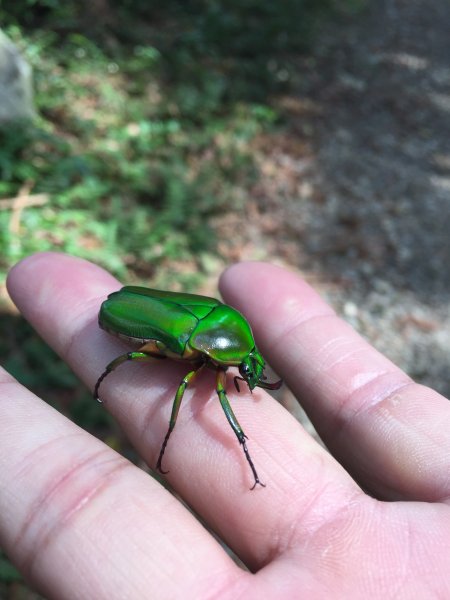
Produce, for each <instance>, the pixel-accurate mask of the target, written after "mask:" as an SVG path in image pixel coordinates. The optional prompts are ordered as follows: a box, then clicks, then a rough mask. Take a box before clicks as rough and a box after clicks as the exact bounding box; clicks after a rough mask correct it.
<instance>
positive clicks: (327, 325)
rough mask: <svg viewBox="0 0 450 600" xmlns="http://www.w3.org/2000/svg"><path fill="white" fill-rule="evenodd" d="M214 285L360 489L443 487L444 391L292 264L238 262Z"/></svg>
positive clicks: (441, 494)
mask: <svg viewBox="0 0 450 600" xmlns="http://www.w3.org/2000/svg"><path fill="white" fill-rule="evenodd" d="M221 290H222V292H223V295H224V297H225V298H226V300H228V301H230V302H231V303H232V304H233V305H234V306H236V307H237V308H238V309H240V310H242V311H243V312H245V314H246V315H248V317H249V319H250V321H251V323H252V325H253V327H254V330H255V334H256V337H257V343H258V344H259V345H260V346H261V350H262V351H263V353H265V354H266V355H267V356H269V357H270V360H271V364H272V365H273V366H274V368H275V370H276V371H277V373H279V374H280V375H281V376H282V377H283V378H284V379H285V381H286V382H287V383H288V384H289V385H290V387H291V388H292V390H293V391H294V393H295V394H296V396H297V398H298V399H299V400H300V402H301V403H302V406H303V407H304V408H305V410H306V412H307V413H308V415H309V416H310V418H311V420H312V421H313V423H314V425H315V426H316V429H317V431H318V433H319V434H320V436H321V437H322V439H323V440H324V441H325V443H326V444H327V446H328V447H329V448H330V449H331V450H332V452H333V454H334V455H335V456H336V457H337V458H338V459H339V460H340V461H341V462H342V463H343V464H344V466H346V467H347V468H348V469H349V471H350V472H351V473H352V474H353V475H354V476H355V477H356V478H357V479H358V480H359V481H361V482H362V483H363V485H364V486H365V487H366V488H368V489H370V490H372V491H373V492H374V493H375V494H377V495H378V496H381V497H384V498H389V499H396V498H407V499H415V500H445V499H447V498H448V497H449V496H450V479H449V477H448V473H449V468H450V436H449V433H448V432H449V431H450V404H449V402H448V400H447V399H446V398H444V397H443V396H441V395H440V394H438V393H437V392H434V391H433V390H431V389H429V388H425V387H424V386H420V385H417V384H415V383H414V382H413V381H412V380H411V379H410V378H409V377H408V376H407V375H406V374H405V373H403V372H402V371H401V370H400V369H399V368H398V367H396V366H395V365H394V364H393V363H392V362H390V361H389V360H388V359H387V358H386V357H384V356H382V355H381V354H380V353H379V352H377V351H376V350H375V349H374V348H373V347H372V346H370V344H368V343H367V342H366V341H365V340H364V339H363V338H362V337H361V336H359V335H358V334H357V333H356V332H355V331H354V330H353V329H352V328H351V327H350V326H349V325H348V324H347V323H345V322H344V321H342V320H341V319H339V318H338V317H337V316H336V315H335V314H334V312H333V311H332V310H331V308H330V307H329V306H328V305H327V304H326V303H325V302H324V301H323V300H322V299H321V298H320V296H319V295H318V294H317V293H316V292H315V291H314V290H313V289H312V288H311V287H310V286H309V285H308V284H306V283H305V282H304V281H302V280H301V278H300V277H298V276H297V275H295V274H294V273H291V272H288V271H287V270H285V269H282V268H280V267H276V266H273V265H269V264H264V263H257V262H255V263H241V264H238V265H235V266H233V267H231V268H230V269H229V270H228V271H227V272H226V273H225V274H224V276H223V277H222V280H221ZM255 290H258V293H257V295H255V293H254V291H255Z"/></svg>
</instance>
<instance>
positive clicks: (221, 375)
mask: <svg viewBox="0 0 450 600" xmlns="http://www.w3.org/2000/svg"><path fill="white" fill-rule="evenodd" d="M225 373H226V372H225V370H224V369H220V368H219V369H217V379H216V392H217V395H218V396H219V400H220V404H221V405H222V408H223V412H224V413H225V416H226V418H227V420H228V423H229V424H230V425H231V428H232V430H233V431H234V433H235V434H236V437H237V439H238V441H239V443H240V445H241V446H242V449H243V450H244V454H245V458H246V459H247V462H248V464H249V465H250V469H251V470H252V473H253V477H254V478H255V483H254V484H253V486H252V487H251V488H250V489H251V490H254V489H255V487H256V486H257V485H261V486H262V487H266V486H265V484H264V483H261V481H260V480H259V477H258V473H257V472H256V469H255V465H254V464H253V461H252V459H251V458H250V453H249V451H248V448H247V444H246V443H245V439H246V438H247V436H246V435H245V433H244V432H243V431H242V427H241V426H240V425H239V423H238V420H237V419H236V417H235V415H234V412H233V410H232V409H231V406H230V403H229V401H228V398H227V395H226V393H225V382H226V374H225Z"/></svg>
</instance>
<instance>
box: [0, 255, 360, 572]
mask: <svg viewBox="0 0 450 600" xmlns="http://www.w3.org/2000/svg"><path fill="white" fill-rule="evenodd" d="M68 274H70V275H69V276H68ZM43 282H45V285H43ZM90 285H92V290H91V288H90ZM101 286H103V287H104V291H103V292H102V290H101ZM9 289H10V291H11V295H12V296H13V299H14V300H15V301H16V303H17V304H18V305H19V308H20V309H21V310H22V312H23V313H24V315H25V316H26V317H27V318H28V319H29V320H30V321H31V322H32V323H33V324H34V325H35V326H36V327H37V329H38V331H40V332H41V334H42V335H43V336H44V337H45V338H46V339H47V341H48V342H49V343H51V344H52V345H53V346H54V347H55V349H56V350H57V351H58V352H59V353H60V354H61V355H62V356H63V357H64V358H66V359H67V360H68V362H69V363H70V364H71V366H72V367H73V368H74V369H75V370H76V372H77V373H78V374H79V375H80V376H81V377H82V378H83V379H84V380H85V381H87V382H88V384H89V386H90V387H91V389H92V387H93V385H94V382H95V380H96V378H97V377H98V376H99V374H100V373H101V372H102V371H103V369H104V366H105V364H107V363H108V362H109V361H110V360H111V359H113V358H115V357H116V356H117V355H119V354H122V353H123V352H124V351H125V350H124V347H125V346H124V345H122V344H120V343H119V342H118V341H117V340H116V339H114V338H111V337H110V336H108V335H107V334H106V333H105V332H102V331H100V330H99V328H98V326H97V323H96V318H97V312H98V309H99V306H100V303H101V301H102V300H103V299H104V297H105V295H106V294H107V293H108V292H110V291H112V289H117V284H116V283H115V282H113V281H112V280H111V278H110V277H109V276H106V275H104V274H103V273H102V272H101V270H100V269H99V268H98V267H95V266H94V265H89V264H88V263H86V262H84V261H80V260H77V259H73V258H71V257H67V256H61V255H38V256H35V257H32V258H30V259H27V260H26V261H24V262H22V263H20V264H19V265H18V266H17V267H16V268H15V269H14V271H13V272H12V273H11V276H10V279H9ZM49 321H50V323H49ZM121 369H122V371H120V370H118V371H117V372H116V373H114V374H112V375H110V376H109V377H108V378H107V379H106V380H105V382H104V384H102V386H103V385H104V386H105V387H103V388H102V394H103V395H102V397H103V398H105V399H106V400H107V402H106V405H107V407H108V409H109V410H110V411H111V412H112V413H113V414H114V415H115V416H116V417H117V419H118V420H119V421H120V423H121V425H122V427H123V428H124V429H125V431H126V432H127V434H128V436H129V438H130V439H131V440H132V441H133V443H134V445H135V446H136V447H137V448H138V450H139V451H140V452H141V454H142V455H143V456H144V457H145V459H146V460H147V462H148V463H149V464H150V465H154V464H155V462H156V456H157V455H158V452H159V447H160V445H161V442H162V439H163V436H164V433H165V431H166V429H167V423H168V420H169V414H170V409H171V404H172V400H173V397H174V395H175V391H176V388H177V385H178V382H179V380H180V379H181V377H182V376H183V375H185V374H186V372H187V371H188V370H189V368H188V367H183V366H182V365H181V366H180V365H179V364H178V365H174V364H173V362H171V361H158V362H157V363H156V364H146V365H126V366H123V367H121ZM174 377H175V379H174ZM201 377H202V378H201V380H199V381H198V382H197V384H196V386H195V388H194V390H192V391H191V392H190V396H189V394H188V393H186V399H185V401H184V402H183V403H182V405H181V410H180V414H179V416H178V420H177V426H176V428H175V431H174V433H173V435H172V437H171V439H170V444H169V446H168V448H167V451H166V454H165V468H169V469H170V473H169V475H168V478H169V480H170V482H171V483H172V485H173V486H174V487H175V489H176V490H177V492H178V493H179V494H181V496H182V497H183V498H185V499H186V501H187V502H188V503H189V504H190V505H192V506H193V507H194V509H195V510H196V512H197V513H198V514H200V515H201V516H202V517H203V518H204V519H205V521H206V522H208V523H209V524H210V526H211V527H213V528H214V529H215V530H216V531H217V532H218V533H219V535H220V536H221V537H222V538H223V539H225V540H226V541H227V543H228V544H229V545H230V546H231V547H232V548H233V549H234V550H235V551H236V552H237V553H238V554H239V555H240V556H241V558H242V559H243V560H244V561H245V562H247V564H249V565H251V566H252V567H253V568H257V567H258V566H259V565H261V564H265V563H266V562H267V561H268V560H269V558H272V557H274V556H276V555H277V553H279V552H281V551H282V550H283V548H284V547H285V546H286V544H287V543H288V541H287V540H289V543H292V539H293V537H295V536H297V535H308V534H309V532H310V531H312V530H314V528H315V527H317V524H318V521H317V516H316V514H315V513H314V512H311V507H313V506H314V508H316V505H318V506H319V507H321V510H322V512H321V514H322V515H323V518H324V519H325V518H326V517H327V516H329V515H332V513H333V512H334V511H339V510H340V508H341V507H342V506H346V505H347V504H348V502H349V497H353V496H354V495H355V493H358V489H357V487H356V486H355V484H354V482H353V481H352V480H351V479H350V478H349V477H348V475H347V474H346V473H345V471H344V470H343V469H342V468H341V467H340V466H339V465H338V464H337V463H336V462H335V461H334V460H333V459H332V458H331V457H330V456H329V454H328V453H327V452H325V451H324V450H323V449H322V448H320V447H319V446H318V445H317V444H316V443H315V442H313V440H312V439H311V438H310V437H309V436H308V435H307V434H306V433H305V432H304V431H303V429H302V428H301V427H300V425H299V424H298V423H297V422H296V421H295V420H294V419H293V418H292V417H291V416H290V415H289V414H288V413H287V412H286V411H285V410H284V409H283V408H282V407H280V406H279V405H278V404H276V403H274V402H273V401H272V400H271V398H270V397H268V396H267V395H266V394H265V393H264V392H262V391H258V392H256V393H254V394H253V396H250V394H248V393H242V394H240V395H238V394H236V393H234V392H232V391H229V394H228V395H229V399H230V402H231V404H232V405H233V409H234V410H235V412H236V416H237V418H238V420H239V422H240V423H241V425H242V426H243V428H244V431H245V433H246V434H247V436H248V438H249V440H248V446H249V451H250V453H251V456H252V459H253V462H254V463H255V465H256V466H257V470H258V472H259V475H260V478H261V479H262V480H263V481H264V483H266V484H267V487H266V488H265V489H258V490H255V491H253V492H252V493H250V492H249V487H250V486H251V484H252V483H253V482H252V480H251V479H250V478H249V469H248V465H247V463H246V461H245V457H244V455H243V453H242V450H241V449H240V447H239V445H238V444H237V441H236V439H235V438H234V434H233V432H232V431H231V429H230V428H229V427H228V425H227V422H226V419H225V416H224V414H223V412H222V409H221V407H220V404H219V402H218V399H217V397H216V394H215V392H214V387H213V386H214V381H213V377H212V374H211V375H208V374H207V373H206V374H202V376H201ZM174 381H175V383H174ZM293 499H295V501H293ZM318 510H320V508H319V509H318ZM299 514H302V524H301V526H300V525H299V526H298V528H297V527H296V528H295V533H293V523H296V521H297V518H298V515H299Z"/></svg>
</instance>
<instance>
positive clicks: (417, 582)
mask: <svg viewBox="0 0 450 600" xmlns="http://www.w3.org/2000/svg"><path fill="white" fill-rule="evenodd" d="M119 287H120V285H119V284H118V282H117V281H115V280H114V279H113V278H112V277H111V276H110V275H108V274H107V273H105V272H104V271H102V270H101V269H100V268H99V267H97V266H94V265H92V264H89V263H87V262H85V261H82V260H80V259H76V258H72V257H68V256H64V255H56V254H40V255H35V256H32V257H30V258H28V259H26V260H25V261H23V262H21V263H20V264H19V265H17V266H16V267H15V268H14V269H13V270H12V272H11V274H10V277H9V280H8V289H9V291H10V294H11V296H12V298H13V299H14V301H15V302H16V304H17V305H18V307H19V308H20V310H21V311H22V313H23V314H24V315H25V317H26V318H27V319H29V321H30V322H31V323H32V324H33V326H34V327H35V328H36V329H37V330H38V331H39V333H40V334H41V335H42V336H43V337H44V338H45V339H46V340H47V341H48V342H49V343H50V344H51V345H52V346H53V347H54V348H55V349H56V351H57V352H59V353H60V354H61V356H63V357H64V358H65V359H66V360H67V362H68V363H69V364H70V366H71V367H72V368H73V369H74V371H75V372H76V373H77V374H78V375H79V376H80V377H81V379H83V381H85V382H86V384H87V385H88V386H89V388H90V389H92V388H93V386H94V384H95V381H96V379H97V378H98V376H99V373H101V372H102V369H103V368H104V366H105V364H107V362H108V361H110V360H111V359H112V358H114V357H115V356H117V355H118V354H120V352H121V351H122V352H123V351H125V349H126V346H125V345H124V344H123V343H122V342H121V341H120V340H117V339H114V338H112V337H111V336H109V335H108V334H106V333H105V332H103V331H101V330H100V329H99V328H98V326H97V323H96V320H97V313H98V308H99V306H100V303H101V301H102V300H103V299H104V298H105V297H106V295H107V294H108V293H110V292H112V291H113V290H115V289H118V288H119ZM255 289H257V290H258V294H257V297H255V294H254V290H255ZM221 291H222V294H223V297H224V299H225V301H226V302H228V303H229V304H232V305H233V306H235V307H236V308H237V309H238V310H240V311H241V312H243V313H244V314H245V315H246V316H247V317H248V319H249V321H250V323H251V325H252V327H253V330H254V333H255V337H256V340H257V344H258V346H259V347H260V350H261V352H262V354H263V355H264V356H265V357H266V358H267V359H268V360H269V361H271V363H272V365H273V366H274V367H275V369H276V370H277V372H278V374H279V375H280V376H281V377H282V378H283V379H284V380H285V382H286V383H287V385H289V386H290V387H291V389H292V390H293V391H294V392H295V393H296V395H297V396H298V397H299V398H301V402H302V405H303V406H304V408H305V409H306V410H307V412H308V413H309V415H310V416H311V418H312V419H313V421H314V423H315V424H316V427H317V428H318V430H319V432H320V434H321V436H322V438H323V439H324V441H325V442H326V444H327V445H328V447H329V448H330V451H331V454H329V453H328V452H327V451H325V450H324V449H323V448H322V447H321V446H319V445H318V444H317V443H316V442H315V441H313V440H312V439H311V438H310V437H309V435H308V434H307V433H306V432H305V431H304V430H303V428H302V427H301V426H300V425H299V424H298V423H297V421H296V420H295V419H294V418H293V417H291V416H290V415H289V414H288V413H287V412H286V411H285V410H284V409H283V408H282V407H281V406H280V405H279V404H278V403H277V402H275V401H274V400H273V399H271V397H270V396H269V395H267V393H266V392H265V391H264V390H255V391H254V393H253V395H250V394H248V393H245V394H241V395H238V394H237V393H236V392H235V391H234V389H233V386H232V381H231V374H230V376H229V380H228V394H229V398H230V402H231V403H232V405H233V408H234V409H235V411H236V415H237V417H238V419H239V421H240V422H241V424H242V426H243V428H244V431H245V432H246V434H247V435H248V437H249V441H248V444H249V450H250V452H251V453H252V458H253V459H254V462H255V465H257V467H258V469H259V471H260V475H261V478H262V479H263V480H264V482H265V483H266V484H267V487H266V488H264V489H263V488H259V489H256V490H255V491H253V492H250V491H249V489H248V488H249V484H250V483H251V480H250V477H251V474H249V472H248V465H247V464H246V462H245V457H244V456H243V455H242V453H241V449H240V448H239V446H238V444H237V443H236V439H235V437H234V434H233V432H232V431H231V429H230V428H229V427H228V426H227V423H226V420H225V418H224V415H223V413H222V409H221V407H220V404H219V402H218V400H217V397H216V393H215V390H214V384H213V380H214V376H213V374H212V373H211V374H208V372H207V371H206V370H204V371H203V372H202V374H201V376H199V378H198V380H197V381H196V383H195V384H194V390H193V392H191V393H189V392H187V398H186V400H185V402H183V404H182V406H181V410H180V415H179V420H178V422H177V427H176V429H175V431H174V434H173V439H171V442H172V443H171V446H170V447H169V448H168V449H167V456H166V457H165V458H166V460H167V462H166V467H167V468H168V469H170V473H169V474H168V475H167V478H168V480H169V481H170V483H171V485H172V486H173V488H174V490H175V491H176V492H177V494H179V496H180V497H181V498H183V499H184V500H185V501H186V502H187V503H188V504H190V505H191V506H192V507H193V509H194V510H195V511H196V512H197V513H198V514H199V515H200V516H201V518H202V519H203V521H204V522H205V523H206V524H207V525H208V526H209V527H210V528H212V529H213V530H215V531H216V532H217V533H218V535H219V536H220V537H221V538H222V539H223V540H225V541H226V543H227V544H228V545H229V546H230V547H231V548H233V550H234V551H235V552H236V554H237V555H238V556H239V557H240V558H241V560H242V561H243V562H244V563H245V564H246V565H247V566H248V568H249V569H250V570H251V572H246V571H244V570H242V569H241V568H239V567H238V566H236V565H235V564H234V562H233V561H232V560H231V559H230V558H229V557H228V555H227V554H226V552H225V551H224V550H223V549H222V548H221V546H220V545H219V544H218V543H217V542H216V541H215V539H213V537H212V536H211V535H210V534H209V533H208V532H207V531H206V529H204V528H203V526H201V525H200V524H199V523H198V521H196V519H195V518H194V517H193V516H192V515H191V514H190V513H189V512H188V511H187V510H186V509H185V508H184V507H183V506H182V505H181V504H180V502H179V501H178V500H176V499H175V498H174V497H173V496H172V495H171V494H169V492H167V491H166V490H165V489H164V488H163V487H162V486H161V485H160V484H159V483H158V482H157V481H156V480H154V479H152V478H151V477H150V476H149V475H147V474H145V473H144V472H142V471H141V470H139V469H138V468H137V467H135V466H133V465H131V464H130V463H128V462H127V461H126V460H125V459H124V458H122V457H121V456H119V455H118V454H116V453H115V452H114V451H113V450H112V449H110V448H108V447H106V446H104V445H103V444H102V443H101V442H100V441H98V440H96V439H95V438H93V437H92V436H91V435H89V434H87V433H86V432H84V431H83V430H81V429H79V428H78V427H76V426H75V425H74V424H73V423H71V422H70V421H68V420H67V419H66V418H64V417H63V416H61V415H60V414H59V413H57V412H56V411H55V410H53V409H52V408H51V407H49V406H48V405H47V404H45V403H44V402H42V401H41V400H40V399H38V398H37V397H35V396H34V395H33V394H32V393H30V392H29V391H28V390H27V389H25V388H24V387H23V386H21V385H20V384H19V383H17V382H16V381H14V380H13V378H12V377H11V376H10V375H8V374H7V373H6V372H3V373H2V375H1V382H2V387H1V390H2V392H1V396H0V403H1V406H0V419H1V422H0V431H1V435H0V545H1V546H2V548H3V549H5V550H6V552H7V553H8V555H9V556H10V557H11V558H12V560H13V561H14V562H15V564H16V565H17V566H18V567H19V568H20V569H21V571H22V572H23V573H24V574H25V575H26V577H27V578H28V579H29V581H30V582H31V583H32V584H33V585H34V586H35V587H36V588H37V589H38V590H40V591H41V593H43V594H44V595H45V596H46V597H48V598H57V599H59V600H61V599H63V600H64V599H66V598H80V599H90V598H92V599H96V600H102V599H108V600H110V599H115V598H121V599H122V598H152V599H158V598H164V599H166V598H183V599H186V598H195V599H196V600H198V599H200V600H202V599H210V598H220V599H225V600H227V599H230V600H231V599H233V600H237V599H240V598H244V597H245V599H246V600H248V599H250V600H252V599H253V598H255V599H256V598H265V599H272V598H273V599H279V598H283V599H288V600H289V599H291V598H293V599H295V598H302V599H304V598H307V599H308V600H309V599H311V598H312V599H314V598H320V599H323V598H333V599H336V598H338V599H339V598H346V599H348V598H352V599H354V598H371V599H377V598H382V599H383V600H386V599H389V598H395V599H396V600H397V599H399V598H408V599H409V598H448V597H450V578H449V576H448V574H449V572H450V509H449V506H448V504H449V497H450V477H449V473H450V433H449V432H450V404H449V403H448V401H447V400H446V399H445V398H443V397H441V396H440V395H439V394H437V393H436V392H434V391H433V390H431V389H427V388H424V387H422V386H419V385H417V384H415V383H413V382H412V381H411V380H410V379H409V378H408V377H407V376H406V375H405V374H404V373H402V372H401V371H400V370H399V369H398V368H397V367H396V366H395V365H393V364H392V363H391V362H390V361H388V360H387V359H386V358H384V357H383V356H381V355H380V354H379V353H378V352H376V351H375V350H374V349H373V348H372V347H371V346H370V345H369V344H368V343H367V342H365V341H364V340H363V339H362V338H360V337H359V336H358V335H357V334H356V333H355V332H354V331H353V330H352V329H351V328H350V327H349V326H348V325H347V324H345V323H344V322H343V321H341V320H340V319H339V318H338V317H336V316H335V315H334V313H333V311H332V310H331V309H330V307H328V306H327V305H326V304H325V303H324V302H323V301H322V300H321V299H320V298H319V296H318V295H317V294H316V293H315V292H314V291H313V290H312V289H311V288H310V287H309V286H308V285H307V284H305V283H304V282H303V281H302V280H301V279H299V277H298V276H297V275H295V274H293V273H290V272H287V271H285V270H283V269H280V268H278V267H275V266H271V265H267V264H262V263H243V264H239V265H236V266H233V267H231V268H230V269H229V270H228V271H226V273H225V274H224V275H223V277H222V279H221ZM123 369H125V367H123ZM125 371H126V372H125ZM125 371H122V372H121V373H120V371H119V370H118V371H117V373H115V374H114V375H111V376H110V377H109V378H108V379H109V381H108V379H107V380H106V381H105V382H104V386H105V387H104V388H103V390H102V393H103V397H104V400H106V403H105V404H106V408H107V409H108V410H109V411H110V412H111V413H112V414H113V415H114V417H115V418H116V419H117V420H118V421H119V422H120V424H121V426H122V427H123V429H124V430H125V431H126V433H127V435H128V436H129V438H130V439H131V440H132V441H133V443H134V444H135V446H136V448H137V449H138V450H139V452H140V453H141V455H142V457H143V458H144V459H145V461H147V462H148V463H149V464H150V465H154V464H155V460H156V457H157V455H158V452H159V447H160V444H161V437H162V436H163V435H164V431H165V427H166V425H167V420H168V417H169V414H170V408H171V403H172V399H173V394H174V389H175V388H176V386H177V385H178V383H179V381H180V380H181V378H182V377H183V376H184V375H185V373H186V369H185V367H183V365H179V364H174V363H172V362H169V361H158V362H157V363H156V364H145V365H142V364H141V365H139V364H134V365H132V364H130V365H127V368H126V370H125ZM360 486H361V487H360ZM363 489H364V490H365V491H362V490H363Z"/></svg>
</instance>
